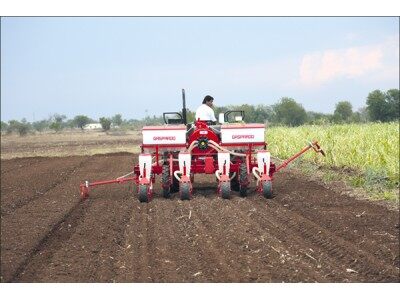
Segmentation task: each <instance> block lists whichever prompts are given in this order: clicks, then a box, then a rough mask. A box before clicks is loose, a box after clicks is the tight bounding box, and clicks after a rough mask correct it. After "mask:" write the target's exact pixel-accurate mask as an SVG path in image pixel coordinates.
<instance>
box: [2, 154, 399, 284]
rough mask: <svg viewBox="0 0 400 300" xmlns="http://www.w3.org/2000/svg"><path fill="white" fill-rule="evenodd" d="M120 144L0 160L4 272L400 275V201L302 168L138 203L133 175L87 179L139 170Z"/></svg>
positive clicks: (171, 276) (48, 278)
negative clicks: (267, 181) (265, 187)
mask: <svg viewBox="0 0 400 300" xmlns="http://www.w3.org/2000/svg"><path fill="white" fill-rule="evenodd" d="M134 160H136V156H135V155H133V154H128V153H117V154H107V155H94V156H75V157H64V158H41V157H37V158H18V159H11V160H2V161H1V163H2V164H1V281H2V282H399V212H398V210H392V209H389V208H387V207H385V206H383V205H380V204H378V203H375V202H370V201H366V200H360V199H355V198H352V197H349V196H347V195H344V194H342V193H341V191H340V190H335V189H332V188H327V187H326V186H324V185H323V184H320V183H318V182H315V181H311V180H308V179H307V178H305V177H303V176H301V175H299V174H297V173H295V172H292V171H285V172H283V173H279V174H276V176H275V179H274V194H275V197H274V198H273V199H270V200H265V199H264V198H262V197H261V196H259V195H257V194H256V193H255V192H251V191H250V193H249V194H250V195H249V196H248V197H247V198H241V197H239V195H238V194H236V193H233V197H232V199H231V200H223V199H220V198H219V197H218V196H217V195H216V192H215V190H216V182H215V179H214V178H212V177H207V176H200V175H199V176H196V177H195V191H194V195H193V199H192V200H191V201H181V200H179V199H178V198H179V196H178V195H173V196H172V198H171V199H163V198H162V197H161V191H160V186H159V185H156V190H155V195H154V199H153V201H152V202H150V203H147V204H146V203H139V202H138V200H137V197H136V195H135V194H134V192H132V190H133V189H132V186H130V185H115V186H104V187H98V188H96V189H94V190H92V191H91V195H90V198H89V199H88V200H85V201H81V200H80V199H79V191H78V186H79V183H80V182H81V181H82V180H84V179H89V180H97V179H111V178H115V177H117V176H120V175H123V174H126V173H128V172H130V171H131V169H132V165H133V163H134Z"/></svg>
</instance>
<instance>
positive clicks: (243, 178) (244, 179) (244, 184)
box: [239, 163, 249, 197]
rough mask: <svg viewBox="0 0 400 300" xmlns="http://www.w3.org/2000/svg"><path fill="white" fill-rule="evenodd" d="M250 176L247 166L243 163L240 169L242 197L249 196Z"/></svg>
mask: <svg viewBox="0 0 400 300" xmlns="http://www.w3.org/2000/svg"><path fill="white" fill-rule="evenodd" d="M248 182H249V176H248V175H247V166H246V164H244V163H242V164H241V165H240V167H239V192H240V196H241V197H246V196H247V188H248Z"/></svg>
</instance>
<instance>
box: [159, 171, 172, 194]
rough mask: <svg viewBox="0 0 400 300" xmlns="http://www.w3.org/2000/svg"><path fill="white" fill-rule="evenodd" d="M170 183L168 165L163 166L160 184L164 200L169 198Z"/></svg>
mask: <svg viewBox="0 0 400 300" xmlns="http://www.w3.org/2000/svg"><path fill="white" fill-rule="evenodd" d="M170 182H171V175H170V173H169V165H163V168H162V176H161V184H162V189H163V197H164V198H169V197H170V196H171V186H170Z"/></svg>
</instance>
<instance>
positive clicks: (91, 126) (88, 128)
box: [83, 123, 102, 130]
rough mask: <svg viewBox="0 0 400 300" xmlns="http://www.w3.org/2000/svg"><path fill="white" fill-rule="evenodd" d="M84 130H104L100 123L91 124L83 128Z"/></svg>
mask: <svg viewBox="0 0 400 300" xmlns="http://www.w3.org/2000/svg"><path fill="white" fill-rule="evenodd" d="M83 129H84V130H95V129H102V127H101V124H100V123H90V124H86V125H85V126H83Z"/></svg>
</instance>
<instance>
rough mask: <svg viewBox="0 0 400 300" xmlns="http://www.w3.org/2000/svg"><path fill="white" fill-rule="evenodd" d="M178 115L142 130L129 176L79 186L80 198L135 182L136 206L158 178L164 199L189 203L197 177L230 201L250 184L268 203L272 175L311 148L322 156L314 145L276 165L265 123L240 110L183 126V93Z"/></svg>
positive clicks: (147, 198) (149, 194) (170, 114)
mask: <svg viewBox="0 0 400 300" xmlns="http://www.w3.org/2000/svg"><path fill="white" fill-rule="evenodd" d="M182 100H183V107H182V110H181V111H179V112H165V113H163V119H164V123H165V124H164V125H159V126H144V127H143V129H142V135H143V141H142V144H141V147H140V148H141V152H140V154H139V159H138V164H137V165H135V166H134V167H133V171H132V172H130V173H128V174H126V175H124V176H121V177H118V178H116V179H113V180H106V181H97V182H89V181H85V182H84V183H81V184H80V196H81V198H82V199H86V198H88V197H89V190H90V189H91V188H93V187H95V186H98V185H104V184H113V183H126V182H133V183H134V184H135V185H136V187H137V189H136V191H137V195H138V199H139V201H140V202H149V201H151V199H152V195H153V190H154V183H155V180H156V175H160V176H161V186H162V195H163V197H164V198H170V196H171V194H172V193H179V196H180V199H182V200H189V199H191V197H192V194H193V188H194V185H195V184H194V179H195V175H196V174H208V175H211V176H215V178H216V181H217V194H218V195H219V196H220V197H221V198H223V199H229V198H231V193H232V190H233V191H236V192H239V194H240V196H241V197H246V196H247V193H248V190H249V187H250V185H251V182H252V179H254V180H255V185H256V190H257V192H258V193H260V194H261V195H262V196H264V197H265V198H267V199H270V198H272V196H273V187H272V182H273V176H274V174H275V173H276V172H278V171H279V170H281V169H283V168H285V167H286V166H287V165H288V164H289V163H290V162H292V161H293V160H295V159H297V158H298V157H300V156H301V155H302V154H303V153H305V152H306V151H308V150H309V149H313V150H314V151H316V152H317V153H321V154H322V155H324V156H325V153H324V151H323V150H322V149H321V147H320V145H319V144H318V142H317V141H313V142H309V143H308V144H307V146H306V147H304V148H303V149H302V150H301V151H300V152H298V153H296V154H295V155H294V156H292V157H291V158H289V159H287V160H285V161H284V162H283V163H282V164H281V165H279V166H276V165H275V163H274V162H272V161H271V154H270V152H269V151H268V148H267V143H266V141H265V136H266V135H265V124H256V123H245V122H244V119H245V114H244V111H240V110H231V111H227V112H225V113H221V114H220V115H219V118H218V121H219V122H218V123H219V124H216V122H212V121H206V120H195V121H194V122H193V123H188V122H187V109H186V98H185V90H182Z"/></svg>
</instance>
